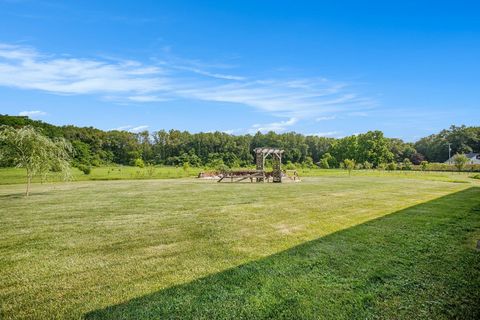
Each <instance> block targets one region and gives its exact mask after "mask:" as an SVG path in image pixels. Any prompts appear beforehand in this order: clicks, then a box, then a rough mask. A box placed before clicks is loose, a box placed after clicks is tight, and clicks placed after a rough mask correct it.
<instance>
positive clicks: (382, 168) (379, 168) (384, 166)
mask: <svg viewBox="0 0 480 320" xmlns="http://www.w3.org/2000/svg"><path fill="white" fill-rule="evenodd" d="M386 168H387V164H386V163H379V164H378V165H377V169H378V170H385V169H386Z"/></svg>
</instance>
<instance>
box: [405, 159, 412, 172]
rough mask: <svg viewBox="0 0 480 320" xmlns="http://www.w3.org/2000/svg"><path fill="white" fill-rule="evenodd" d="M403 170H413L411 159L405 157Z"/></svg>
mask: <svg viewBox="0 0 480 320" xmlns="http://www.w3.org/2000/svg"><path fill="white" fill-rule="evenodd" d="M403 170H412V162H411V161H410V159H408V158H405V160H403Z"/></svg>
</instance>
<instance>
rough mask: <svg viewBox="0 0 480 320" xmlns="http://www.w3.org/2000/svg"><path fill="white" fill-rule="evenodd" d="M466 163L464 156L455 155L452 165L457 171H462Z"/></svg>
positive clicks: (466, 159)
mask: <svg viewBox="0 0 480 320" xmlns="http://www.w3.org/2000/svg"><path fill="white" fill-rule="evenodd" d="M467 162H468V158H467V156H466V155H464V154H458V153H457V154H456V155H455V156H454V157H453V163H454V164H455V167H457V169H458V171H462V169H463V168H464V167H465V165H466V164H467Z"/></svg>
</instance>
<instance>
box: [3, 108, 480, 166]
mask: <svg viewBox="0 0 480 320" xmlns="http://www.w3.org/2000/svg"><path fill="white" fill-rule="evenodd" d="M0 125H6V126H10V127H15V128H20V127H24V126H31V127H34V128H36V129H37V130H39V131H40V132H41V133H42V134H44V135H45V136H47V137H49V138H52V139H56V138H63V139H65V140H66V141H68V142H70V144H71V146H72V150H73V152H72V159H73V165H75V166H101V165H105V164H112V163H116V164H122V165H138V166H142V165H144V164H154V165H158V164H161V165H183V164H188V165H190V166H211V167H214V166H217V165H225V166H228V167H244V166H251V165H253V164H254V156H253V149H255V148H256V147H265V146H268V147H275V148H282V149H284V150H285V153H284V157H283V159H282V161H283V162H284V163H294V164H301V165H304V166H315V165H318V166H321V167H325V168H332V167H338V166H340V165H341V164H342V163H344V161H345V160H346V159H348V160H354V161H355V163H357V164H364V165H365V166H370V167H379V166H382V165H385V164H387V163H393V162H395V163H398V162H405V161H408V162H411V163H413V164H420V163H421V162H422V161H429V162H444V161H446V160H447V159H448V154H449V152H448V144H450V147H451V154H452V155H454V154H456V153H468V152H480V127H466V126H451V127H450V128H449V129H445V130H442V131H441V132H439V133H438V134H433V135H430V136H428V137H425V138H421V139H420V140H418V141H417V142H415V143H410V142H405V141H403V140H401V139H395V138H387V137H385V136H384V134H383V132H381V131H378V130H377V131H369V132H366V133H363V134H358V135H352V136H348V137H344V138H340V139H335V138H327V137H318V136H305V135H302V134H299V133H295V132H288V133H281V134H279V133H275V132H268V133H260V132H258V133H256V134H253V135H250V134H246V135H231V134H227V133H224V132H200V133H190V132H188V131H179V130H169V131H165V130H160V131H156V132H148V131H143V132H139V133H132V132H127V131H119V130H111V131H103V130H99V129H96V128H93V127H76V126H72V125H67V126H55V125H52V124H48V123H45V122H42V121H38V120H32V119H29V118H28V117H23V116H8V115H0ZM1 165H2V166H9V165H10V164H9V163H8V161H7V162H5V161H4V162H3V163H1Z"/></svg>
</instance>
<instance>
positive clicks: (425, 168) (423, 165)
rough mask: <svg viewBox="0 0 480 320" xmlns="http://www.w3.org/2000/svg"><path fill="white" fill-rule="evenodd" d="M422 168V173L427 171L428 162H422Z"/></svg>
mask: <svg viewBox="0 0 480 320" xmlns="http://www.w3.org/2000/svg"><path fill="white" fill-rule="evenodd" d="M420 167H421V168H422V171H425V170H427V169H428V161H425V160H424V161H422V162H420Z"/></svg>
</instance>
